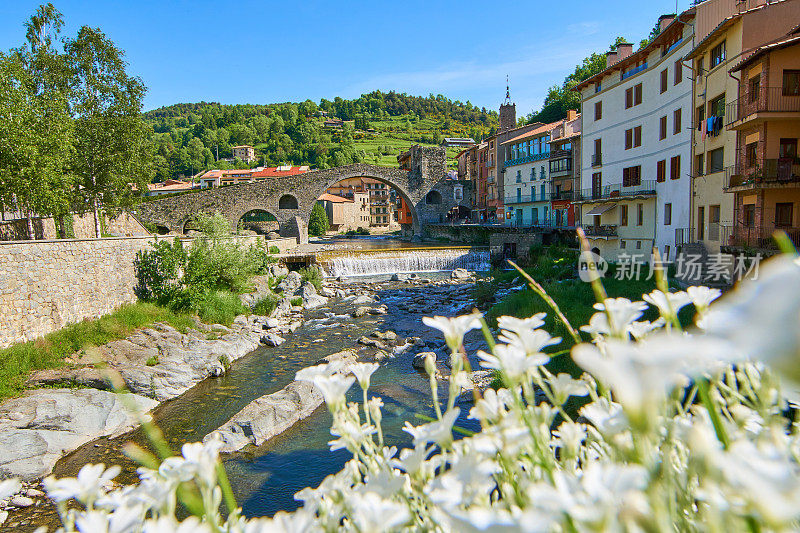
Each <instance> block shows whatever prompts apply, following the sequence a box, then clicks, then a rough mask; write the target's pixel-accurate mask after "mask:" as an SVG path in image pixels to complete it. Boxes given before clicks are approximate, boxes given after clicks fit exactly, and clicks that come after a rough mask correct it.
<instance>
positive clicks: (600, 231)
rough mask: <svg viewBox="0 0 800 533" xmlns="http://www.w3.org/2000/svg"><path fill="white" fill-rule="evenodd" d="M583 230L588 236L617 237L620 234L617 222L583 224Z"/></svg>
mask: <svg viewBox="0 0 800 533" xmlns="http://www.w3.org/2000/svg"><path fill="white" fill-rule="evenodd" d="M583 232H584V233H585V234H586V236H587V237H616V236H617V235H618V233H617V225H616V224H603V225H600V226H595V225H590V226H583Z"/></svg>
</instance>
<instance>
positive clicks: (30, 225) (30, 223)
mask: <svg viewBox="0 0 800 533" xmlns="http://www.w3.org/2000/svg"><path fill="white" fill-rule="evenodd" d="M25 223H26V224H27V225H28V240H30V241H35V240H36V233H34V231H33V219H32V218H31V212H30V211H28V210H25Z"/></svg>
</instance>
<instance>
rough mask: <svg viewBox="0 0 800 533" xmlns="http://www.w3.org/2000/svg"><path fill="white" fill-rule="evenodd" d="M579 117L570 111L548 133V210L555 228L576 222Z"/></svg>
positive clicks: (578, 179) (579, 139) (576, 113)
mask: <svg viewBox="0 0 800 533" xmlns="http://www.w3.org/2000/svg"><path fill="white" fill-rule="evenodd" d="M581 121H582V118H581V114H580V113H578V112H576V111H574V110H572V109H570V110H569V111H567V118H566V119H564V120H563V121H561V122H560V123H559V124H558V126H556V127H555V128H553V130H552V131H551V132H550V160H549V169H550V201H551V206H550V211H551V212H552V219H553V225H554V226H555V227H567V228H571V227H574V226H575V225H576V220H578V213H577V204H575V203H574V201H575V192H576V191H577V190H579V189H580V183H581V179H580V175H581V173H580V169H581V156H580V154H581Z"/></svg>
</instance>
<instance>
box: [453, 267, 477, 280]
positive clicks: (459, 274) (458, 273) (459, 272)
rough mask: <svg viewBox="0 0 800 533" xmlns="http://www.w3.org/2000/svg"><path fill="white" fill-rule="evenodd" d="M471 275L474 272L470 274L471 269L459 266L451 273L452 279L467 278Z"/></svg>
mask: <svg viewBox="0 0 800 533" xmlns="http://www.w3.org/2000/svg"><path fill="white" fill-rule="evenodd" d="M470 276H472V274H470V273H469V271H467V270H464V269H463V268H457V269H455V270H453V271H452V272H451V273H450V278H451V279H467V278H469V277H470Z"/></svg>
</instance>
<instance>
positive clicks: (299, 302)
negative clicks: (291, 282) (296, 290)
mask: <svg viewBox="0 0 800 533" xmlns="http://www.w3.org/2000/svg"><path fill="white" fill-rule="evenodd" d="M289 303H290V304H292V305H293V306H295V307H300V306H301V305H303V299H302V298H300V297H299V296H298V297H297V298H292V299H291V300H289Z"/></svg>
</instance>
